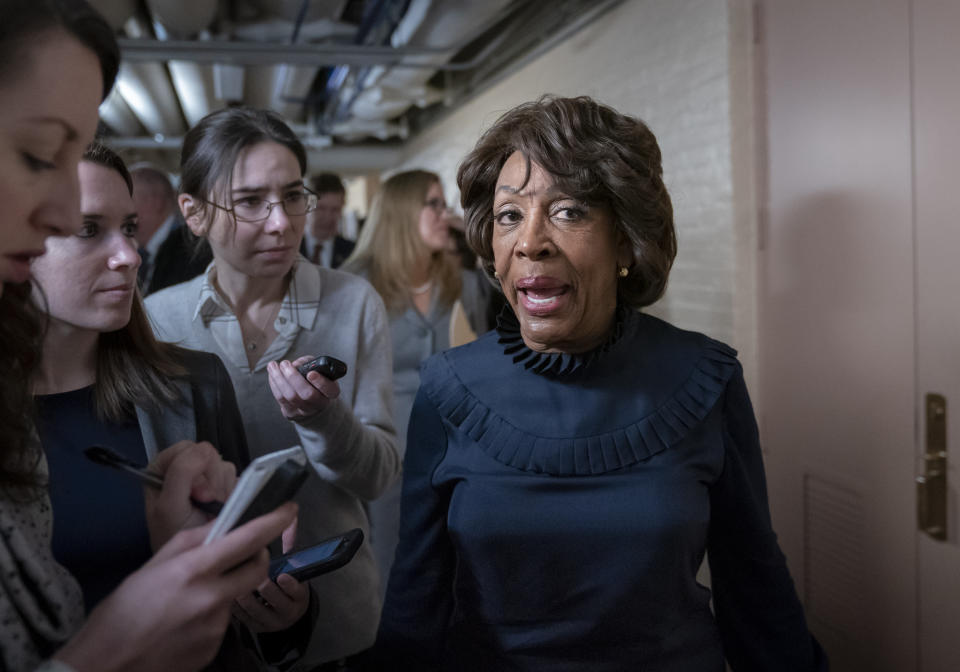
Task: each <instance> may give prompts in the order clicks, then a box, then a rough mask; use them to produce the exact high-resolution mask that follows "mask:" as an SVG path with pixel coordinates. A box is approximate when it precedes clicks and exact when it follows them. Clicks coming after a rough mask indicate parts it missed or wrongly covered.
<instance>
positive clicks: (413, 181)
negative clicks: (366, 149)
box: [344, 170, 461, 312]
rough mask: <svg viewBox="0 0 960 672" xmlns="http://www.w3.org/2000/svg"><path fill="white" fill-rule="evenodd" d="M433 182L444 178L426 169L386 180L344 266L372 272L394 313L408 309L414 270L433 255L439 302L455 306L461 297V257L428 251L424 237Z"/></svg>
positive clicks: (432, 279)
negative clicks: (425, 210) (422, 225)
mask: <svg viewBox="0 0 960 672" xmlns="http://www.w3.org/2000/svg"><path fill="white" fill-rule="evenodd" d="M434 184H440V178H439V177H437V175H436V174H434V173H431V172H429V171H426V170H408V171H405V172H402V173H397V174H396V175H393V176H391V177H390V178H389V179H388V180H387V181H386V182H384V183H383V185H381V187H380V190H379V191H378V192H377V195H376V196H375V197H374V199H373V204H372V205H371V207H370V215H369V216H368V217H367V221H366V223H365V224H364V225H363V230H362V231H361V233H360V239H359V240H358V241H357V246H356V248H355V249H354V251H353V254H352V255H350V258H349V259H348V260H347V261H346V263H345V264H344V268H345V269H346V270H349V271H353V272H363V273H366V274H367V279H368V280H369V281H370V284H372V285H373V288H374V289H376V290H377V293H379V294H380V297H381V298H382V299H383V302H384V304H386V306H387V310H389V311H391V312H397V311H402V310H404V309H406V307H407V306H408V305H409V303H410V285H411V284H412V282H411V277H410V271H411V269H413V268H414V266H416V264H417V263H419V261H420V260H421V259H423V258H424V257H425V256H428V255H429V256H430V269H429V279H430V282H432V283H433V286H434V287H436V289H437V292H438V295H437V298H438V301H439V302H440V304H441V305H444V306H451V305H453V302H454V301H456V300H457V298H459V296H460V289H461V280H460V263H459V257H457V256H456V255H453V254H450V253H448V252H436V251H431V250H429V249H428V248H427V245H426V243H424V242H423V238H421V237H420V230H419V224H420V213H421V211H422V210H423V208H424V204H425V202H426V199H427V192H428V191H429V190H430V187H431V186H433V185H434Z"/></svg>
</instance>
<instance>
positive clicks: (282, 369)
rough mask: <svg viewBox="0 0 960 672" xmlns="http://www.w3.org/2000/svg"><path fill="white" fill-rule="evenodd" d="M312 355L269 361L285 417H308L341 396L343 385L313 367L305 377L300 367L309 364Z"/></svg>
mask: <svg viewBox="0 0 960 672" xmlns="http://www.w3.org/2000/svg"><path fill="white" fill-rule="evenodd" d="M311 359H313V357H312V356H309V355H308V356H306V357H299V358H297V359H295V360H294V361H293V362H288V361H287V360H283V361H281V362H270V363H269V364H267V376H268V380H269V382H270V391H271V392H273V398H274V399H276V400H277V403H278V404H280V411H281V412H282V413H283V417H285V418H287V419H288V420H297V419H302V418H308V417H310V416H311V415H314V414H316V413H319V412H320V411H321V410H323V409H324V408H326V406H327V404H329V403H330V402H331V401H332V400H333V399H336V398H337V397H339V396H340V385H339V384H337V382H336V381H334V380H330V379H329V378H325V377H324V376H322V375H320V374H319V373H317V372H316V371H311V372H310V373H308V374H307V377H306V378H304V377H303V376H301V375H300V372H299V371H297V367H298V366H300V365H301V364H306V363H307V362H309V361H310V360H311Z"/></svg>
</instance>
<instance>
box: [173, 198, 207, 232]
mask: <svg viewBox="0 0 960 672" xmlns="http://www.w3.org/2000/svg"><path fill="white" fill-rule="evenodd" d="M177 205H179V206H180V214H182V215H183V221H185V222H186V223H187V226H188V227H190V231H191V232H192V233H193V235H195V236H197V237H198V238H203V237H205V236H206V235H207V223H206V221H205V218H204V217H203V208H202V207H201V203H200V201H199V199H196V198H194V197H193V196H191V195H190V194H180V195H179V196H177Z"/></svg>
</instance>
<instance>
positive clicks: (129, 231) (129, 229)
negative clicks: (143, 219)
mask: <svg viewBox="0 0 960 672" xmlns="http://www.w3.org/2000/svg"><path fill="white" fill-rule="evenodd" d="M139 230H140V224H139V223H138V222H127V223H125V224H124V225H123V227H122V228H121V231H122V232H123V235H124V236H126V237H127V238H136V237H137V231H139Z"/></svg>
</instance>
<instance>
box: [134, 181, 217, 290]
mask: <svg viewBox="0 0 960 672" xmlns="http://www.w3.org/2000/svg"><path fill="white" fill-rule="evenodd" d="M130 176H131V177H132V178H133V203H134V206H135V207H136V209H137V217H138V219H139V223H140V224H139V226H140V230H139V232H138V234H137V240H138V241H139V243H140V248H139V253H140V258H141V263H140V271H139V272H138V276H137V278H138V284H139V286H140V291H141V292H142V293H143V295H144V296H146V295H147V294H152V293H153V292H155V291H157V290H160V289H163V288H164V287H169V286H171V285H176V284H177V283H180V282H185V281H187V280H190V279H192V278H195V277H197V276H198V275H200V274H201V273H203V271H204V269H206V267H207V264H209V263H210V260H211V258H212V257H211V256H210V249H209V248H208V247H204V246H198V245H196V241H195V240H191V238H190V231H189V229H187V227H186V226H184V225H183V218H182V217H181V216H180V209H179V208H178V207H177V192H176V189H174V188H173V184H171V182H170V177H169V176H168V175H167V174H166V173H165V172H163V171H162V170H160V169H159V168H157V167H155V166H151V165H149V164H138V165H135V166H133V167H131V169H130Z"/></svg>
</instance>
